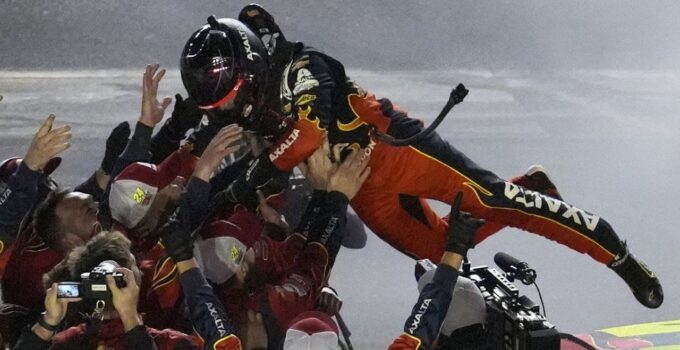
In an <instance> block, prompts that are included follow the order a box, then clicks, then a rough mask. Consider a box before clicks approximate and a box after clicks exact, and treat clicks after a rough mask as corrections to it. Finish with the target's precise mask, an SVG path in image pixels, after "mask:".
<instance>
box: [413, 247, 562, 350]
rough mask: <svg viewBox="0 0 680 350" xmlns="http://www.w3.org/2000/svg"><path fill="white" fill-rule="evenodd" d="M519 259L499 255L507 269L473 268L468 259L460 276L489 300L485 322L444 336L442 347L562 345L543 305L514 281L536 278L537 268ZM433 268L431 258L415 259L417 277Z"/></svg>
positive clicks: (543, 349)
mask: <svg viewBox="0 0 680 350" xmlns="http://www.w3.org/2000/svg"><path fill="white" fill-rule="evenodd" d="M498 255H502V256H501V258H511V257H510V256H509V255H507V254H504V253H499V254H497V256H498ZM499 260H500V263H499ZM516 261H517V260H516V259H514V258H512V259H496V263H497V264H498V265H499V267H501V269H503V271H504V272H505V273H501V272H498V271H497V270H496V269H494V268H490V267H488V266H477V267H474V268H471V267H470V264H469V262H467V261H466V263H465V264H464V265H463V271H462V273H461V274H460V276H463V277H466V278H468V279H470V280H472V282H474V284H475V285H476V286H477V288H479V290H480V291H481V296H482V297H483V298H484V303H485V304H486V316H485V317H484V318H485V324H484V325H475V326H469V327H465V328H462V329H457V330H454V331H453V333H452V334H450V335H446V336H442V338H443V339H440V347H439V348H440V349H484V350H486V349H489V350H497V349H498V350H501V349H514V350H538V349H540V350H551V349H559V348H560V334H559V332H558V331H557V329H555V326H553V325H552V324H550V323H549V322H548V321H547V320H546V318H545V316H543V315H542V314H541V313H540V306H539V305H538V304H536V303H534V302H533V301H532V300H531V299H529V298H528V297H527V296H525V295H520V294H519V289H517V287H516V286H515V285H514V284H513V283H512V281H513V280H514V279H515V278H517V279H518V280H521V281H523V280H525V279H529V278H524V275H529V276H531V277H533V279H535V278H536V272H535V271H534V270H532V269H529V267H528V265H526V263H515V262H516ZM522 264H524V265H522ZM434 268H436V266H435V265H434V264H433V263H432V262H431V261H429V260H427V259H425V260H419V261H418V262H417V263H416V271H415V274H416V280H418V279H419V278H420V276H421V275H422V274H423V273H425V272H426V271H429V270H432V269H434ZM520 276H521V277H520ZM533 279H531V281H532V283H533ZM454 298H455V295H454ZM454 316H455V315H454Z"/></svg>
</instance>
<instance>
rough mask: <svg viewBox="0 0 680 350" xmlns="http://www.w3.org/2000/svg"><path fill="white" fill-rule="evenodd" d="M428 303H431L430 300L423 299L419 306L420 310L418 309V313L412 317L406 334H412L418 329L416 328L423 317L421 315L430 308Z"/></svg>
mask: <svg viewBox="0 0 680 350" xmlns="http://www.w3.org/2000/svg"><path fill="white" fill-rule="evenodd" d="M430 302H432V299H425V300H423V303H422V304H420V308H418V311H417V312H416V314H415V316H413V322H411V327H409V329H408V332H409V333H411V334H413V332H415V331H416V329H418V326H419V325H420V319H421V318H422V317H423V314H425V312H427V308H428V307H430Z"/></svg>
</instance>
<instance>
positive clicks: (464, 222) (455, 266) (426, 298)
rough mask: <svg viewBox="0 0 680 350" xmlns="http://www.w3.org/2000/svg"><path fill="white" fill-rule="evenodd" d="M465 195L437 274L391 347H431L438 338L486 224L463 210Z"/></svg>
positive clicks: (452, 220) (454, 214)
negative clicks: (477, 235)
mask: <svg viewBox="0 0 680 350" xmlns="http://www.w3.org/2000/svg"><path fill="white" fill-rule="evenodd" d="M462 197H463V195H462V193H460V192H459V193H458V194H457V195H456V198H455V199H454V201H453V204H452V205H451V215H450V216H449V236H448V239H447V242H446V251H445V252H444V255H443V256H442V259H441V261H440V263H439V265H438V267H437V270H436V272H435V275H434V278H433V279H432V282H431V283H429V284H428V285H426V286H425V288H423V290H422V292H421V293H420V296H419V297H418V302H417V303H416V304H415V306H414V307H413V310H412V311H411V315H410V316H409V317H408V318H407V319H406V323H405V324H404V333H402V334H401V335H400V336H399V337H398V338H397V339H395V340H394V342H393V343H392V345H390V347H389V349H390V350H407V349H431V348H433V346H434V344H435V342H436V340H437V336H438V335H439V329H440V328H441V326H442V322H443V321H444V318H445V317H446V313H447V311H448V309H449V304H450V303H451V297H452V292H453V287H454V286H455V285H456V281H457V279H458V273H459V272H458V270H459V269H460V267H461V265H462V263H463V258H464V257H465V255H466V254H467V251H468V249H470V248H472V247H474V245H475V244H474V242H475V233H476V232H477V230H478V229H479V227H480V226H482V224H484V220H479V219H475V218H473V217H471V216H470V215H469V214H467V213H461V212H460V211H459V208H460V202H461V200H462Z"/></svg>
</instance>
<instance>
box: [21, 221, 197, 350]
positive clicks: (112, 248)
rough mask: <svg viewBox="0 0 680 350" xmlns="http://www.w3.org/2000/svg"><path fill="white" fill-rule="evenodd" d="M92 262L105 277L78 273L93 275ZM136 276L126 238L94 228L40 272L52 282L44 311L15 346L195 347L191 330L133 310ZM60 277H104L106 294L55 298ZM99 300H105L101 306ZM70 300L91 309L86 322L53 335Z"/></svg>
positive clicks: (91, 280)
mask: <svg viewBox="0 0 680 350" xmlns="http://www.w3.org/2000/svg"><path fill="white" fill-rule="evenodd" d="M108 260H110V261H111V262H109V261H108ZM102 262H104V263H102ZM114 264H118V265H120V266H121V267H118V268H115V270H114V269H113V267H111V266H113V265H114ZM96 268H99V269H104V268H106V270H105V271H106V275H105V279H101V280H94V279H95V278H94V277H92V278H89V277H88V278H86V279H83V278H81V277H82V275H81V274H82V273H84V272H90V276H93V275H94V271H93V270H95V269H96ZM113 272H119V273H122V275H123V278H122V279H123V280H124V282H123V283H120V282H117V281H116V280H115V279H114V277H113V276H112V275H111V273H113ZM140 278H141V275H140V272H139V270H138V269H137V267H136V265H135V258H134V256H133V255H132V253H131V252H130V241H129V240H127V238H125V237H124V236H123V235H122V234H121V233H119V232H108V231H104V232H101V233H99V234H97V235H96V236H95V237H94V238H92V239H91V240H90V241H89V242H88V243H87V244H86V245H85V246H82V247H78V248H76V249H74V250H73V251H72V252H71V253H70V254H69V256H68V257H67V258H66V259H65V260H63V261H62V262H61V263H59V265H57V266H56V267H55V268H54V269H53V270H52V271H50V272H49V273H48V274H47V275H46V276H45V279H46V281H45V282H46V285H51V288H49V289H48V290H47V296H46V298H45V310H46V311H45V313H44V314H43V315H42V317H41V318H40V320H39V321H38V323H37V324H35V325H33V326H32V327H30V328H25V329H24V330H23V331H22V335H21V338H20V339H19V341H18V342H17V344H16V346H15V347H14V349H47V348H51V349H95V348H97V347H98V346H104V347H106V348H113V349H155V348H156V347H158V348H159V349H184V348H196V347H197V340H196V339H195V338H193V337H191V336H188V335H185V334H182V333H179V332H176V331H173V330H162V331H159V330H155V329H152V328H147V327H146V326H144V324H143V323H142V319H141V317H140V315H139V314H138V313H137V301H138V299H139V287H138V283H139V280H140ZM65 281H67V282H80V283H81V284H86V283H96V282H98V283H100V284H104V283H105V284H106V286H107V287H108V290H109V291H110V297H97V298H95V299H88V298H87V295H86V294H83V296H84V297H83V298H57V285H58V282H65ZM81 287H82V286H81ZM82 289H83V288H81V290H82ZM100 298H101V299H100ZM100 300H104V305H103V306H102V305H100V303H99V301H100ZM69 303H77V304H76V305H74V306H75V307H76V308H77V309H78V310H79V311H80V312H82V313H84V314H91V315H90V317H88V318H87V320H86V322H85V323H82V324H80V325H78V326H75V327H71V328H69V329H66V330H65V331H63V332H61V333H58V334H56V335H55V332H56V331H57V330H59V326H60V324H61V322H62V321H63V320H64V318H65V317H66V315H67V309H71V308H68V307H67V304H69ZM93 311H94V312H93Z"/></svg>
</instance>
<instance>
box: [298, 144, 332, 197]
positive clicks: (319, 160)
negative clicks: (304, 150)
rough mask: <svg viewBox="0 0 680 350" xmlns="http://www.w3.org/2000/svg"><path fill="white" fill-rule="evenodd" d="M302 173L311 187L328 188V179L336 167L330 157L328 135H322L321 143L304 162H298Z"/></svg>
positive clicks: (317, 188)
mask: <svg viewBox="0 0 680 350" xmlns="http://www.w3.org/2000/svg"><path fill="white" fill-rule="evenodd" d="M298 168H300V171H302V175H304V176H305V178H307V180H309V183H310V184H311V185H312V188H314V189H315V190H323V191H325V190H326V189H327V188H328V180H329V179H330V177H331V174H332V173H333V172H334V171H335V170H336V169H337V166H336V165H335V164H333V162H332V161H331V158H330V146H329V145H328V136H326V137H324V139H323V143H322V144H321V146H320V147H319V148H317V149H316V151H314V153H312V155H311V156H309V157H308V158H307V159H306V160H305V161H304V162H302V163H300V164H298Z"/></svg>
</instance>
